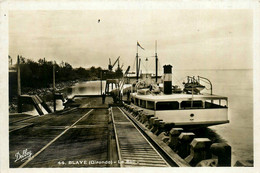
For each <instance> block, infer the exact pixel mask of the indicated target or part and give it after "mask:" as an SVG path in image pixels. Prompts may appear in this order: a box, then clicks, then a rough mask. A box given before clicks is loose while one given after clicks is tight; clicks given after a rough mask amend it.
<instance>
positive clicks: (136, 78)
mask: <svg viewBox="0 0 260 173" xmlns="http://www.w3.org/2000/svg"><path fill="white" fill-rule="evenodd" d="M137 43H138V41H137ZM138 75H139V74H138V45H137V44H136V82H138Z"/></svg>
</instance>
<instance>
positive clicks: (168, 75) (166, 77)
mask: <svg viewBox="0 0 260 173" xmlns="http://www.w3.org/2000/svg"><path fill="white" fill-rule="evenodd" d="M163 73H164V74H163V93H164V94H172V66H171V65H164V66H163Z"/></svg>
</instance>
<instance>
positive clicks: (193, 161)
mask: <svg viewBox="0 0 260 173" xmlns="http://www.w3.org/2000/svg"><path fill="white" fill-rule="evenodd" d="M211 144H212V142H211V140H209V139H208V138H194V139H193V141H192V142H191V144H190V146H191V148H190V155H189V156H188V157H186V158H185V161H186V162H188V163H189V164H190V165H191V166H195V165H197V164H198V163H199V162H200V161H202V160H207V159H210V158H211V153H210V146H211Z"/></svg>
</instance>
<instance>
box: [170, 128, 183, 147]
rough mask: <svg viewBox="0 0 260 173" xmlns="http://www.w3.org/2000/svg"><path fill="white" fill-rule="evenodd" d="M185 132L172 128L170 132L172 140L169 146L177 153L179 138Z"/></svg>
mask: <svg viewBox="0 0 260 173" xmlns="http://www.w3.org/2000/svg"><path fill="white" fill-rule="evenodd" d="M182 131H183V128H172V129H171V130H170V135H169V137H170V140H169V141H168V142H167V145H168V146H169V147H170V148H171V149H172V150H173V151H176V148H177V145H178V142H179V140H178V137H179V136H180V134H181V132H182Z"/></svg>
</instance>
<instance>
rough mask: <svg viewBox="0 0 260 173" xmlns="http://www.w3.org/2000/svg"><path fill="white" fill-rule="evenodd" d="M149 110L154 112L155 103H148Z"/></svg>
mask: <svg viewBox="0 0 260 173" xmlns="http://www.w3.org/2000/svg"><path fill="white" fill-rule="evenodd" d="M146 108H147V109H150V110H154V102H151V101H147V106H146Z"/></svg>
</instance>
